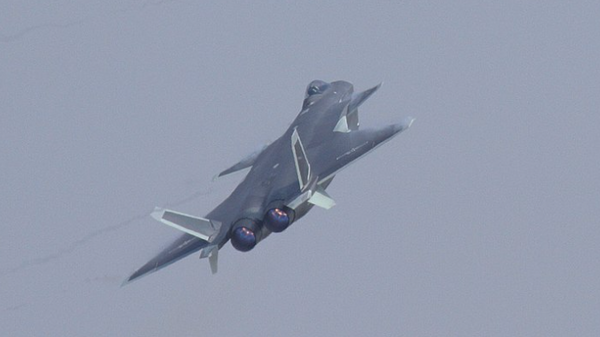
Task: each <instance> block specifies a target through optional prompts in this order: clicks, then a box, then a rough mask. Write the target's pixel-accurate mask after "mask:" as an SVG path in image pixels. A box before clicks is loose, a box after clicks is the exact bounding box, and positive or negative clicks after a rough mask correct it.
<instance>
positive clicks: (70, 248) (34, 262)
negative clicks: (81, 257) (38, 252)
mask: <svg viewBox="0 0 600 337" xmlns="http://www.w3.org/2000/svg"><path fill="white" fill-rule="evenodd" d="M211 192H212V186H211V187H209V188H208V189H206V190H204V191H199V192H196V193H194V194H192V195H190V196H188V197H186V198H184V199H181V200H178V201H176V202H173V203H167V204H166V205H165V206H166V207H174V206H179V205H182V204H185V203H187V202H189V201H192V200H194V199H196V198H198V197H200V196H205V195H209V194H210V193H211ZM153 211H154V209H152V210H149V211H147V212H145V213H143V214H139V215H136V216H133V217H131V218H129V219H127V220H125V221H121V222H119V223H117V224H115V225H112V226H107V227H104V228H101V229H98V230H96V231H93V232H91V233H89V234H87V235H85V236H83V237H82V238H80V239H78V240H76V241H73V242H71V243H70V244H69V245H67V246H66V247H64V248H62V249H60V250H58V251H56V252H54V253H52V254H48V255H46V256H41V257H37V258H33V259H29V260H25V261H23V262H21V264H19V265H17V266H15V267H12V268H7V269H3V270H2V271H1V272H0V277H2V276H6V275H10V274H13V273H17V272H20V271H21V270H24V269H27V268H30V267H35V266H40V265H44V264H46V263H48V262H51V261H54V260H57V259H60V258H62V257H63V256H65V255H68V254H70V253H72V252H74V251H75V250H77V249H78V248H79V247H81V246H83V245H85V244H86V243H88V242H90V241H92V240H93V239H95V238H97V237H99V236H102V235H105V234H108V233H111V232H114V231H117V230H119V229H121V228H124V227H127V226H129V225H131V224H133V223H135V222H136V221H139V220H143V219H147V218H148V216H150V214H151V213H152V212H153Z"/></svg>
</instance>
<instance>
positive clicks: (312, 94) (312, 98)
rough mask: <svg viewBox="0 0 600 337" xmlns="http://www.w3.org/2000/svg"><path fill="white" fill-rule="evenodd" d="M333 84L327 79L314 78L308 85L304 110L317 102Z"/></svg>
mask: <svg viewBox="0 0 600 337" xmlns="http://www.w3.org/2000/svg"><path fill="white" fill-rule="evenodd" d="M330 86H331V85H330V84H329V83H327V82H325V81H321V80H314V81H312V82H310V84H309V85H308V86H307V87H306V94H305V95H304V103H303V104H302V110H304V109H306V108H307V107H308V106H310V105H311V104H313V103H314V102H316V101H317V100H318V99H319V98H320V97H321V94H323V93H324V92H325V91H326V90H327V89H328V88H329V87H330Z"/></svg>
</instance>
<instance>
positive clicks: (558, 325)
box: [0, 0, 600, 336]
mask: <svg viewBox="0 0 600 337" xmlns="http://www.w3.org/2000/svg"><path fill="white" fill-rule="evenodd" d="M598 18H600V4H599V3H598V2H595V1H579V2H569V3H567V2H564V1H554V2H551V1H543V2H542V1H537V2H536V1H532V2H524V1H502V2H489V1H485V2H483V1H471V2H468V1H460V2H459V1H453V2H442V1H440V2H437V3H434V2H425V1H404V2H392V1H388V2H380V3H376V4H366V3H362V2H356V3H353V4H349V3H347V2H342V1H339V2H337V3H336V2H315V3H303V4H301V5H300V4H297V3H292V2H281V1H274V2H272V3H262V4H259V5H256V4H251V2H243V3H238V4H235V5H233V4H229V3H225V2H219V4H208V3H207V2H198V1H184V0H181V1H179V0H173V1H142V0H127V1H95V0H94V1H87V2H86V3H79V2H74V1H68V0H57V1H51V2H48V1H12V0H9V1H5V2H4V3H3V4H2V5H0V102H2V105H1V108H0V156H1V160H0V163H1V169H0V187H1V189H0V214H1V215H2V218H3V219H2V223H1V224H0V228H1V229H2V232H1V233H2V235H0V284H1V287H0V312H2V313H1V314H0V334H1V335H3V336H198V335H207V336H239V335H250V336H252V335H277V336H314V335H317V336H325V335H349V336H361V335H375V336H390V335H393V336H565V335H572V336H598V335H599V334H600V318H599V317H600V316H599V314H600V287H598V284H600V258H599V257H600V246H599V245H598V242H599V241H600V220H598V219H600V204H599V200H600V177H599V172H600V156H599V155H598V153H600V132H598V131H597V129H598V125H600V116H599V114H598V106H600V81H599V80H598V79H599V76H600V61H599V60H600V30H598ZM313 79H323V80H327V81H332V80H337V79H342V80H347V81H350V82H352V83H354V85H355V87H356V89H357V90H362V89H366V88H369V87H371V86H373V85H375V84H377V83H379V82H381V81H384V82H385V84H384V86H383V87H382V88H381V90H379V92H377V94H376V95H374V96H373V97H372V98H371V99H370V100H369V101H368V102H367V103H365V105H364V107H363V108H361V118H362V123H361V125H363V126H368V125H378V124H379V125H380V124H383V123H389V122H394V121H398V120H400V119H401V118H403V117H405V116H408V115H411V116H414V117H416V118H417V121H416V122H415V124H414V125H413V127H412V128H411V129H410V130H409V131H408V132H406V133H403V134H402V135H400V136H399V137H398V138H395V139H394V140H393V141H392V142H390V143H388V144H387V145H386V146H383V147H381V148H380V149H378V150H377V151H375V152H374V153H373V154H371V155H370V156H369V157H367V159H366V160H363V161H360V162H359V163H357V164H355V165H354V166H353V167H351V168H349V169H348V170H345V171H344V172H342V173H341V174H340V175H339V176H338V177H337V178H336V180H335V181H334V182H333V184H332V185H331V187H330V188H329V190H328V191H329V192H330V194H331V195H332V196H333V197H334V198H335V199H336V201H337V203H338V205H337V206H336V207H335V208H333V209H331V210H330V211H324V210H321V209H315V210H314V211H312V212H311V213H310V214H309V215H308V216H306V217H305V218H304V219H302V220H301V221H300V222H298V223H296V224H294V225H293V226H292V227H291V228H290V229H288V230H287V231H286V232H284V233H282V234H279V235H273V236H271V237H269V239H268V240H265V241H263V242H261V243H260V244H259V245H258V246H257V248H256V249H255V250H253V251H252V252H249V253H246V254H242V253H239V252H237V251H235V250H234V249H232V248H231V246H227V247H225V248H224V249H223V250H222V252H221V254H220V270H219V274H217V275H216V276H212V275H211V274H210V270H209V268H208V263H207V262H206V261H199V260H198V259H197V257H192V256H190V257H189V258H187V259H185V260H183V261H180V262H178V263H176V264H174V265H172V266H170V267H169V268H167V269H165V270H163V271H161V272H159V273H156V274H153V275H151V276H149V277H147V278H143V279H142V280H140V281H137V282H134V283H132V284H131V285H128V286H126V287H123V288H120V287H119V286H120V283H121V281H122V280H123V279H125V278H126V277H127V276H128V275H129V274H130V273H131V272H132V271H133V270H135V269H136V268H138V267H139V266H141V265H142V264H143V263H145V262H146V261H147V260H148V259H150V258H151V257H152V256H153V255H154V254H155V253H157V252H158V251H159V250H160V249H161V248H162V247H163V246H164V245H166V244H168V243H169V242H170V241H171V240H172V239H173V238H174V237H176V236H178V235H179V234H178V233H175V231H174V230H173V229H171V228H168V227H166V226H163V225H161V224H160V223H158V222H155V221H154V220H152V219H151V218H150V217H149V216H148V214H149V212H150V211H151V210H152V209H153V207H154V206H169V207H172V208H174V209H177V210H179V211H183V212H186V213H191V214H197V215H204V214H206V213H208V212H209V211H210V210H211V209H212V208H213V207H214V206H216V205H217V204H218V203H219V201H220V200H222V198H224V197H225V196H227V195H228V194H229V193H230V191H231V190H232V189H233V188H234V187H235V185H236V184H237V182H238V181H239V180H240V179H241V178H242V176H239V175H238V176H236V177H231V178H227V179H223V180H222V181H219V182H216V183H211V182H210V180H211V178H212V176H213V175H214V174H216V173H218V172H219V171H221V170H222V169H224V168H226V167H228V166H229V165H231V164H233V163H235V162H236V161H237V160H239V159H240V158H241V157H243V156H244V155H246V154H247V153H249V152H251V151H253V150H255V149H256V148H258V147H260V146H262V145H263V144H264V143H265V142H268V141H270V140H273V139H275V138H277V137H278V136H279V135H280V134H281V133H282V132H283V131H284V129H285V128H286V127H287V125H288V124H289V123H290V122H291V121H292V119H293V118H294V116H295V115H296V114H297V112H298V111H299V109H300V106H301V102H302V99H303V95H304V93H303V90H304V88H305V86H306V85H307V84H308V82H310V81H311V80H313Z"/></svg>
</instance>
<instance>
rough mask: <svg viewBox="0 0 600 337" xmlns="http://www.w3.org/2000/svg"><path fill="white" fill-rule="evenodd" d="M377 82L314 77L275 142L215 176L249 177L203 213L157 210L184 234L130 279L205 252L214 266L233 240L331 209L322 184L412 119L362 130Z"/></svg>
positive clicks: (246, 241)
mask: <svg viewBox="0 0 600 337" xmlns="http://www.w3.org/2000/svg"><path fill="white" fill-rule="evenodd" d="M379 87H380V85H378V86H375V87H373V88H371V89H369V90H366V91H363V92H359V93H354V87H353V86H352V84H350V83H348V82H345V81H337V82H332V83H327V82H324V81H318V80H317V81H313V82H311V83H310V84H309V85H308V87H307V89H306V95H305V97H304V103H303V104H302V110H301V111H300V113H299V114H298V116H297V117H296V119H295V120H294V122H293V123H292V124H291V125H290V127H289V128H288V129H287V131H286V132H285V133H284V134H283V135H282V136H281V137H280V138H279V139H277V140H276V141H274V142H273V143H271V144H270V145H268V146H266V147H264V148H263V149H262V150H261V151H258V152H256V153H253V154H251V155H249V156H248V157H246V158H244V159H242V160H241V161H240V162H238V163H237V164H235V165H233V166H231V167H230V168H228V169H226V170H225V171H223V172H221V173H220V174H218V176H217V177H222V176H224V175H227V174H230V173H233V172H236V171H239V170H243V169H246V168H250V171H249V172H248V174H247V175H246V177H245V178H244V180H243V181H242V182H241V183H240V184H239V185H238V186H237V187H236V189H235V190H234V191H233V192H232V193H231V195H230V196H229V197H228V198H227V199H225V200H224V201H223V202H222V203H221V204H220V205H219V206H217V207H216V208H215V209H214V210H213V211H212V212H210V213H208V214H207V215H206V217H204V218H202V217H197V216H193V215H187V214H183V213H180V212H176V211H172V210H166V209H160V208H156V209H155V211H154V212H153V213H152V216H153V217H154V218H155V219H156V220H158V221H160V222H162V223H164V224H166V225H169V226H171V227H174V228H176V229H178V230H180V231H183V232H185V234H184V235H183V236H181V237H180V238H179V239H177V240H176V241H175V242H173V243H172V244H171V245H170V246H169V247H167V248H166V249H165V250H163V251H162V252H161V253H160V254H158V255H157V256H156V257H155V258H153V259H152V260H150V261H149V262H148V263H146V264H145V265H144V266H142V267H141V268H140V269H138V270H137V271H136V272H134V273H133V274H132V275H131V276H130V277H129V279H127V280H126V281H125V283H128V282H131V281H133V280H135V279H138V278H139V277H141V276H143V275H147V274H149V273H151V272H154V271H157V270H159V269H161V268H163V267H165V266H167V265H169V264H171V263H173V262H175V261H178V260H179V259H181V258H184V257H185V256H188V255H190V254H192V253H195V252H198V251H199V252H200V258H208V260H209V262H210V267H211V270H212V272H213V274H214V273H216V272H217V257H218V253H219V249H221V248H222V247H223V246H224V245H225V244H226V243H227V242H228V241H231V244H232V246H233V247H234V248H235V249H237V250H239V251H242V252H247V251H249V250H252V248H254V247H255V246H256V244H258V243H259V242H260V241H261V240H263V239H265V238H266V237H267V236H269V235H270V234H271V233H280V232H283V231H284V230H285V229H286V228H287V227H288V226H290V225H291V224H292V223H294V222H295V221H298V220H299V219H300V218H302V217H303V216H304V215H305V214H306V213H307V212H308V211H309V210H310V209H311V208H312V207H313V206H315V205H316V206H319V207H322V208H325V209H330V208H331V207H333V206H334V205H335V201H334V200H333V199H332V198H331V197H330V196H329V195H328V194H327V192H326V191H325V189H326V188H327V186H329V184H330V183H331V181H332V180H333V178H334V177H335V176H336V174H338V173H339V172H340V171H341V170H342V169H344V168H346V167H347V166H348V165H350V164H351V163H353V162H355V161H356V160H357V159H359V158H362V157H363V156H364V155H366V154H367V153H369V152H370V151H372V150H373V149H375V148H376V147H378V146H380V145H381V144H383V143H385V142H386V141H388V140H390V139H391V138H392V137H394V136H396V135H397V134H399V133H400V132H402V131H404V130H406V129H408V128H409V127H410V126H411V124H412V122H413V119H412V118H406V119H404V121H402V122H401V123H398V124H393V125H388V126H386V127H383V128H377V129H359V122H358V107H359V106H360V105H361V104H362V103H363V102H364V101H365V100H366V99H367V98H369V97H370V96H371V95H372V94H373V93H374V92H375V91H377V89H379Z"/></svg>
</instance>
